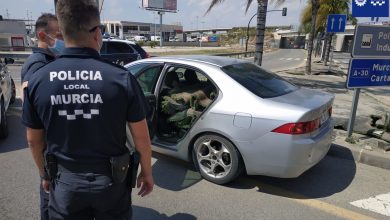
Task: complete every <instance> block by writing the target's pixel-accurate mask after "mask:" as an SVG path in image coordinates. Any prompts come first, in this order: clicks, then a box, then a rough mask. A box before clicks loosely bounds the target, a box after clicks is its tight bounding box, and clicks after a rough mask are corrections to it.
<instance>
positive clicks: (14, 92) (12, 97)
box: [9, 79, 16, 104]
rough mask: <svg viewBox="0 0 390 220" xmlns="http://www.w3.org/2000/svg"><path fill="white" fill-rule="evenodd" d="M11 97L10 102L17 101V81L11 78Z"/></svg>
mask: <svg viewBox="0 0 390 220" xmlns="http://www.w3.org/2000/svg"><path fill="white" fill-rule="evenodd" d="M11 89H12V93H11V99H10V100H9V104H14V103H15V101H16V87H15V82H14V80H13V79H11Z"/></svg>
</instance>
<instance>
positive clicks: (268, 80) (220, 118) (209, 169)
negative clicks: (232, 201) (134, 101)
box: [126, 56, 334, 184]
mask: <svg viewBox="0 0 390 220" xmlns="http://www.w3.org/2000/svg"><path fill="white" fill-rule="evenodd" d="M126 68H127V69H128V70H129V71H130V72H131V73H132V74H134V75H135V77H136V78H137V80H138V82H139V84H140V86H141V88H142V90H143V92H144V94H145V97H146V99H147V100H148V102H149V104H150V108H149V109H148V116H147V118H148V124H149V130H150V134H151V138H152V144H153V146H152V147H153V150H154V151H156V152H159V153H162V154H166V155H169V156H173V157H176V158H180V159H182V160H186V161H193V162H194V164H195V166H196V167H197V168H198V169H199V172H200V173H201V175H202V176H203V177H204V178H205V179H207V180H209V181H211V182H214V183H217V184H225V183H227V182H230V181H232V180H234V179H235V178H237V177H238V176H239V175H240V174H241V173H242V172H244V171H246V173H247V174H248V175H266V176H273V177H281V178H294V177H298V176H299V175H301V174H302V173H303V172H305V171H306V170H308V169H309V168H311V167H312V166H314V165H315V164H317V163H318V162H319V161H320V160H321V159H322V158H323V157H324V156H325V155H326V154H327V152H328V150H329V148H330V145H331V140H332V130H333V126H332V124H333V122H332V118H331V114H332V104H333V101H334V96H333V95H331V94H329V93H325V92H320V91H316V90H310V89H305V88H299V87H297V86H295V85H293V84H291V83H289V82H288V81H286V80H284V79H283V78H281V77H279V76H277V75H275V74H273V73H271V72H269V71H267V70H265V69H262V68H261V67H259V66H257V65H255V64H253V63H251V62H248V61H243V60H237V59H230V58H223V57H214V56H181V57H156V58H151V59H145V60H140V61H136V62H133V63H131V64H128V65H126Z"/></svg>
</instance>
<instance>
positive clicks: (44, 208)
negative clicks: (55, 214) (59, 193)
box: [39, 181, 49, 220]
mask: <svg viewBox="0 0 390 220" xmlns="http://www.w3.org/2000/svg"><path fill="white" fill-rule="evenodd" d="M41 182H42V181H41ZM39 197H40V200H41V201H40V209H41V220H49V193H46V192H45V190H43V187H42V183H40V184H39Z"/></svg>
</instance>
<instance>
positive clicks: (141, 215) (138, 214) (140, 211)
mask: <svg viewBox="0 0 390 220" xmlns="http://www.w3.org/2000/svg"><path fill="white" fill-rule="evenodd" d="M133 219H144V220H147V219H150V220H154V219H158V220H165V219H166V220H196V217H195V216H193V215H190V214H187V213H176V214H174V215H172V216H167V215H165V214H161V213H159V212H157V211H156V210H153V209H150V208H144V207H139V206H133Z"/></svg>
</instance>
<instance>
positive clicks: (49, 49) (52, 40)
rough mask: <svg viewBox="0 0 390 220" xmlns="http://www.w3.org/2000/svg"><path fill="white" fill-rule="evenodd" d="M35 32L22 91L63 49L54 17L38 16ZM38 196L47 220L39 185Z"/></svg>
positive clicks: (44, 195)
mask: <svg viewBox="0 0 390 220" xmlns="http://www.w3.org/2000/svg"><path fill="white" fill-rule="evenodd" d="M35 30H36V37H37V39H38V45H37V47H34V48H33V49H32V51H33V53H32V54H31V55H30V56H29V57H28V58H27V60H26V62H25V63H24V65H23V67H22V70H21V79H22V89H24V88H25V87H26V86H27V84H28V81H29V80H30V77H31V76H32V74H34V72H35V71H37V70H38V69H39V68H41V67H43V66H45V65H46V64H48V63H50V62H51V61H53V60H54V59H55V57H56V56H58V55H59V53H60V52H61V51H62V50H63V49H64V48H65V44H64V42H63V41H62V35H61V32H60V29H59V27H58V20H57V17H56V16H55V15H53V14H50V13H44V14H42V15H41V16H39V18H38V19H37V21H36V22H35ZM46 177H47V176H46ZM46 177H43V178H46ZM39 196H40V210H41V220H46V219H49V214H48V212H49V211H48V203H49V194H48V193H47V192H45V191H44V190H43V187H42V184H40V195H39Z"/></svg>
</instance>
